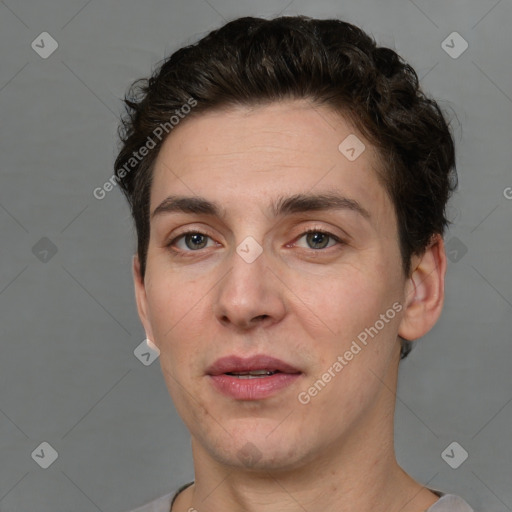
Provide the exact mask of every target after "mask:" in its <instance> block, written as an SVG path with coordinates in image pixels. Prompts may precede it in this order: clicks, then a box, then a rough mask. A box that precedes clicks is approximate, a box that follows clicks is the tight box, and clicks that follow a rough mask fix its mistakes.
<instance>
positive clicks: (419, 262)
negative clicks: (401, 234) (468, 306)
mask: <svg viewBox="0 0 512 512" xmlns="http://www.w3.org/2000/svg"><path fill="white" fill-rule="evenodd" d="M411 263H412V266H411V268H412V269H413V271H412V274H411V276H410V277H409V278H408V280H407V283H406V288H405V313H404V316H403V318H402V320H401V322H400V326H399V329H398V334H399V336H401V337H402V338H405V339H406V340H409V341H412V340H415V339H417V338H421V337H422V336H424V335H425V334H427V332H428V331H430V329H432V327H433V326H434V325H435V323H436V322H437V320H438V319H439V317H440V316H441V311H442V309H443V304H444V278H445V274H446V254H445V248H444V241H443V237H442V236H441V235H439V234H437V235H435V237H434V238H433V241H432V242H431V244H430V245H429V246H428V248H427V249H426V250H425V253H424V254H423V255H422V256H414V257H413V258H412V259H411Z"/></svg>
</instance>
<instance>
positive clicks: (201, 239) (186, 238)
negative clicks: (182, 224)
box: [167, 231, 210, 252]
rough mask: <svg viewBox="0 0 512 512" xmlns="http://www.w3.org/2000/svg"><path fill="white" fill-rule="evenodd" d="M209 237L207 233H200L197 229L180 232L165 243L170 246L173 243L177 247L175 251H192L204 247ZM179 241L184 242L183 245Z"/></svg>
mask: <svg viewBox="0 0 512 512" xmlns="http://www.w3.org/2000/svg"><path fill="white" fill-rule="evenodd" d="M209 238H210V237H209V236H208V235H205V234H204V233H200V232H199V231H187V232H186V233H182V234H181V235H179V236H177V237H176V238H173V239H172V240H171V241H170V242H169V243H168V244H167V247H169V248H171V247H172V246H173V245H176V246H177V247H178V249H179V250H178V251H177V252H180V251H181V252H190V251H192V252H194V251H197V250H199V249H204V248H205V247H206V245H207V241H208V239H209ZM180 242H184V244H185V247H183V245H181V246H180V245H179V243H180Z"/></svg>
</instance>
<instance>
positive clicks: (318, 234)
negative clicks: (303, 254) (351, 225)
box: [308, 232, 328, 249]
mask: <svg viewBox="0 0 512 512" xmlns="http://www.w3.org/2000/svg"><path fill="white" fill-rule="evenodd" d="M308 237H310V238H309V240H311V238H314V239H315V240H314V241H313V242H312V244H313V245H317V244H320V245H321V246H322V247H325V246H326V244H325V243H324V244H322V242H321V241H319V240H318V238H320V239H324V241H326V240H327V238H328V237H327V235H325V234H324V233H318V232H316V233H308ZM322 247H320V248H322ZM313 249H319V247H313Z"/></svg>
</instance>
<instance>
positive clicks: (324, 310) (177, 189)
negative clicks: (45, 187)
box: [134, 101, 411, 469]
mask: <svg viewBox="0 0 512 512" xmlns="http://www.w3.org/2000/svg"><path fill="white" fill-rule="evenodd" d="M350 135H351V136H354V135H355V136H357V137H358V139H359V141H360V142H362V143H363V144H364V145H365V149H364V151H363V152H362V153H361V154H360V155H359V156H358V157H357V158H356V159H354V158H353V153H354V152H352V151H350V149H348V150H347V149H345V153H343V152H342V151H340V149H339V148H338V147H339V145H340V143H342V141H344V140H345V139H346V138H347V137H348V136H350ZM350 140H351V139H349V141H350ZM353 140H355V139H353ZM353 140H352V145H351V146H353V145H354V144H353ZM343 147H345V146H343V145H342V149H343ZM359 147H362V146H357V147H356V151H357V148H359ZM354 154H356V155H357V153H354ZM346 155H348V156H350V157H351V158H350V159H349V158H347V156H346ZM379 165H380V163H379V156H378V154H377V153H376V151H375V150H374V149H373V147H372V146H371V145H370V143H369V142H368V141H367V140H365V139H364V138H363V137H362V136H361V135H360V134H358V133H357V132H356V131H355V130H354V128H353V127H351V126H350V125H349V124H348V122H347V121H346V120H345V119H343V118H342V117H340V116H339V115H336V114H335V113H334V112H332V111H331V110H329V109H327V108H326V107H315V108H313V107H312V106H311V105H310V104H309V103H307V102H305V101H289V102H283V103H279V104H277V103H276V104H271V105H267V106H263V107H257V108H253V109H249V108H237V109H233V110H230V111H223V112H209V113H204V114H201V115H200V116H198V117H196V118H192V117H190V118H189V119H186V120H185V121H184V122H182V124H181V125H179V126H178V127H177V128H175V130H174V131H173V132H172V134H171V135H170V136H169V137H168V138H167V140H166V141H165V143H164V144H163V146H162V148H161V150H160V153H159V155H158V158H157V161H156V164H155V168H154V177H153V183H152V189H151V202H150V212H151V215H152V217H151V223H150V225H151V231H150V240H149V248H148V255H147V266H146V275H145V280H144V281H142V279H141V277H140V274H139V265H138V261H137V259H136V257H135V259H134V273H135V287H136V296H137V305H138V309H139V314H140V317H141V320H142V322H143V324H144V328H145V330H146V334H147V336H148V338H149V339H150V340H151V341H152V342H153V343H154V344H155V345H156V346H157V347H158V348H159V350H160V363H161V368H162V371H163V375H164V377H165V381H166V385H167V387H168V390H169V393H170V395H171V397H172V399H173V401H174V404H175V406H176V408H177V410H178V412H179V414H180V415H181V417H182V418H183V421H184V422H185V424H186V425H187V427H188V428H189V430H190V432H191V435H192V440H193V444H194V443H195V445H196V447H198V448H197V449H198V450H200V451H202V453H203V456H205V457H210V458H211V459H212V460H215V461H217V462H219V463H224V464H228V465H231V466H233V465H234V466H242V465H244V466H247V465H251V466H252V467H255V468H274V469H276V468H290V467H295V466H297V467H298V466H300V464H303V463H304V462H305V461H307V460H311V459H313V458H314V457H316V456H320V455H321V454H326V453H328V452H329V450H331V449H332V446H333V443H334V444H336V443H343V442H344V440H345V441H346V439H348V438H349V437H350V436H353V435H354V432H355V430H356V428H355V427H356V426H357V427H358V429H359V427H361V428H363V429H364V430H365V432H368V429H371V428H374V427H375V428H378V426H379V424H380V425H382V424H383V418H386V422H388V419H389V416H390V414H389V409H390V407H392V403H391V401H390V400H391V398H390V397H392V393H390V392H389V389H393V388H392V386H394V385H395V384H396V383H395V380H394V379H395V378H396V370H397V365H398V355H399V342H398V340H397V334H399V333H400V332H399V331H400V329H401V326H402V327H403V322H404V321H405V320H404V314H405V309H406V304H405V302H406V300H407V294H408V290H410V288H409V284H411V283H409V282H408V280H406V278H405V276H403V274H402V267H401V257H400V251H399V246H398V232H397V222H396V218H395V213H394V209H393V205H392V203H391V201H390V199H389V197H388V196H387V194H386V192H385V190H384V188H383V186H382V185H381V184H380V182H379V181H378V179H377V171H376V169H377V168H378V166H379ZM170 196H173V200H171V199H169V197H170ZM182 196H183V197H188V198H192V199H195V200H196V201H195V203H192V202H191V201H176V199H177V198H181V197H182ZM302 196H304V197H302ZM313 196H323V197H320V201H319V202H318V201H317V202H315V201H314V200H313V199H311V197H313ZM335 196H336V197H338V199H337V201H334V200H332V199H333V198H334V197H335ZM289 198H292V199H289ZM299 198H302V200H299ZM308 198H309V200H308ZM328 198H329V199H331V201H328V200H327V199H328ZM199 200H201V201H208V202H209V203H210V204H204V203H199ZM198 205H199V206H201V207H198ZM214 206H216V208H217V210H218V211H214V209H213V207H214ZM187 233H188V234H187ZM365 334H366V336H365ZM400 334H401V333H400ZM409 339H411V338H409ZM363 340H364V341H365V342H363ZM357 347H358V348H357ZM260 355H261V356H265V357H271V358H275V359H277V360H279V361H281V363H278V362H276V361H273V360H268V359H266V360H264V359H262V360H260V361H258V360H255V362H254V361H253V362H254V365H253V366H251V367H250V368H248V366H249V363H248V362H247V361H246V362H245V363H244V362H243V361H242V362H241V364H240V365H239V366H236V364H235V365H234V367H233V361H231V362H229V361H228V366H222V367H217V368H216V371H215V369H212V365H214V364H215V363H216V362H217V361H218V360H219V359H221V358H225V357H229V356H236V357H239V358H242V359H245V358H251V357H252V356H260ZM238 363H240V360H239V361H238ZM282 363H286V365H288V366H286V365H284V364H282ZM336 363H337V364H336ZM230 365H231V366H230ZM258 365H259V366H258ZM254 368H260V369H262V370H275V369H278V368H280V371H279V372H278V373H276V374H273V375H268V376H263V377H256V376H254V378H247V376H245V378H240V377H237V376H234V375H226V374H225V373H228V371H229V370H232V371H231V372H230V373H236V372H237V371H238V373H241V372H242V371H247V370H248V369H254ZM213 374H216V375H213ZM319 381H321V382H319ZM315 383H316V384H315Z"/></svg>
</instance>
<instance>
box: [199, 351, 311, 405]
mask: <svg viewBox="0 0 512 512" xmlns="http://www.w3.org/2000/svg"><path fill="white" fill-rule="evenodd" d="M301 375H302V372H301V371H300V370H299V369H297V368H295V367H294V366H292V365H291V364H289V363H285V362H284V361H281V360H279V359H276V358H274V357H271V356H267V355H257V356H253V357H250V358H241V357H238V356H229V357H223V358H221V359H218V360H217V361H215V363H213V365H211V366H210V367H209V368H208V370H207V376H208V377H209V378H210V382H211V383H212V385H213V387H214V389H215V390H216V391H219V392H220V393H222V394H223V395H226V396H228V397H230V398H234V399H236V400H262V399H264V398H269V397H270V396H273V395H275V394H277V393H278V392H279V391H281V390H284V388H286V387H288V386H290V385H291V384H292V383H294V382H295V381H297V379H298V378H299V377H300V376H301Z"/></svg>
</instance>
